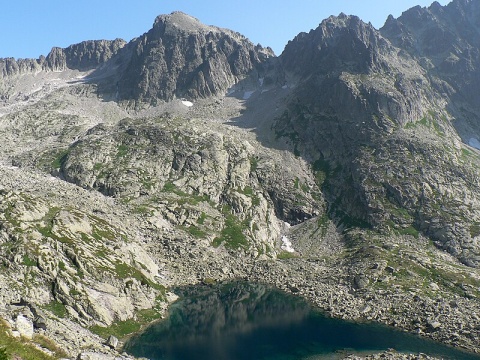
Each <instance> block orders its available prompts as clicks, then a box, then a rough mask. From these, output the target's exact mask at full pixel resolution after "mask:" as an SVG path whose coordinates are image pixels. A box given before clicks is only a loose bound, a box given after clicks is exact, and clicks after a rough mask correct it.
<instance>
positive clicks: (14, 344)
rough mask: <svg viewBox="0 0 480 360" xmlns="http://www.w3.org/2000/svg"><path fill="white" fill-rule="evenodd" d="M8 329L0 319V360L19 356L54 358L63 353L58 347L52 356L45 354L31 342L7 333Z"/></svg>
mask: <svg viewBox="0 0 480 360" xmlns="http://www.w3.org/2000/svg"><path fill="white" fill-rule="evenodd" d="M8 329H9V327H8V325H7V323H5V322H4V321H3V320H2V321H0V360H10V359H19V358H20V359H22V360H54V359H59V358H61V357H64V355H65V353H64V352H63V351H60V349H58V350H59V352H58V353H57V352H55V355H54V356H50V355H47V354H45V353H44V352H43V351H41V350H40V349H38V348H37V347H35V346H34V345H33V344H32V343H29V342H26V341H25V340H22V339H17V338H14V337H12V336H9V335H7V334H8V331H9V330H8ZM35 340H36V339H35ZM42 342H43V341H42ZM40 345H42V344H40Z"/></svg>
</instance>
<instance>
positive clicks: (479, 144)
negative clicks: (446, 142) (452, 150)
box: [468, 138, 480, 150]
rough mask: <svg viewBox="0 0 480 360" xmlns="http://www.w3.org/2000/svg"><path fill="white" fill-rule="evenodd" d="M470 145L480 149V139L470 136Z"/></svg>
mask: <svg viewBox="0 0 480 360" xmlns="http://www.w3.org/2000/svg"><path fill="white" fill-rule="evenodd" d="M468 145H470V146H471V147H474V148H475V149H479V150H480V141H478V139H477V138H470V139H469V140H468Z"/></svg>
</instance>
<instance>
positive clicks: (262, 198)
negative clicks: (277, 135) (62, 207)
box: [60, 117, 322, 255]
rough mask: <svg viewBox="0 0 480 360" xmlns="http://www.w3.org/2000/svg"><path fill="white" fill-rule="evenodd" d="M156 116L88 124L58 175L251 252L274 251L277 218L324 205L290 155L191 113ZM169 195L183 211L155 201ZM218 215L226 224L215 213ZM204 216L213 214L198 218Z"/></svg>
mask: <svg viewBox="0 0 480 360" xmlns="http://www.w3.org/2000/svg"><path fill="white" fill-rule="evenodd" d="M156 121H157V124H150V125H145V124H144V120H131V119H124V120H123V121H122V122H120V123H119V125H118V126H116V127H113V128H109V127H106V126H104V125H99V126H97V127H95V128H92V129H90V130H89V131H88V134H87V136H85V137H84V138H82V139H80V140H79V141H77V142H76V143H75V144H74V145H73V146H72V147H71V148H70V149H69V150H68V151H67V154H66V156H65V158H64V159H63V161H62V166H61V168H60V172H61V174H62V176H63V177H64V179H66V180H67V181H69V182H72V183H75V184H77V185H79V186H82V187H85V188H89V189H96V190H98V191H100V192H102V193H103V194H105V195H107V196H113V197H116V198H122V199H128V201H132V200H134V199H136V201H139V202H141V203H143V204H144V205H145V206H147V207H155V208H156V209H157V210H158V211H161V212H162V213H163V215H164V216H165V218H167V219H169V220H170V221H171V222H172V224H173V225H175V226H183V227H184V228H186V229H190V231H194V229H198V231H199V232H198V233H197V235H198V236H200V237H205V238H207V239H209V240H210V241H213V243H214V244H215V243H216V240H215V239H223V240H225V241H226V245H227V247H228V246H229V244H230V245H231V246H233V247H238V246H239V245H241V247H244V248H245V249H246V250H247V249H249V250H250V251H254V252H255V253H256V254H258V253H259V252H260V253H261V254H266V253H269V254H270V255H274V254H275V252H276V251H277V250H275V249H276V248H278V246H277V240H278V238H279V234H280V232H281V230H282V224H281V222H279V220H281V221H282V222H288V223H290V224H297V223H299V222H303V221H305V220H306V219H309V218H311V217H313V216H316V215H318V213H319V212H320V211H321V209H322V199H321V195H320V191H319V190H318V188H317V186H316V185H315V181H314V180H313V178H312V173H311V172H310V171H309V169H308V168H307V167H304V165H303V166H302V164H296V163H295V161H294V160H293V159H292V158H288V159H287V158H283V159H282V158H278V157H277V156H276V155H274V154H272V153H270V152H268V151H257V147H256V146H254V145H255V143H253V144H254V145H252V144H251V143H250V142H248V141H241V140H240V139H238V138H236V137H234V136H229V135H225V134H223V133H222V132H220V131H214V130H208V131H206V130H205V129H202V128H197V127H196V126H192V125H193V124H194V120H186V119H185V120H184V121H188V122H187V123H185V124H184V123H182V121H183V120H181V119H179V118H168V117H165V118H159V119H157V120H156ZM282 161H288V163H289V164H290V167H284V166H282ZM172 195H173V198H171V199H170V200H169V202H170V201H171V202H173V203H177V204H180V203H181V204H182V206H183V210H181V211H178V209H176V208H177V206H174V205H173V204H164V205H163V206H160V205H161V204H159V203H156V201H155V200H154V199H156V198H158V197H159V196H160V197H171V196H172ZM219 211H220V213H219ZM202 213H203V215H201V214H202ZM222 214H223V216H226V220H225V222H224V224H223V225H222V222H223V221H220V222H219V221H217V220H215V219H218V218H219V216H222ZM232 215H234V217H231V216H232ZM199 216H200V223H199V220H198V219H199ZM202 216H203V218H202ZM205 219H210V220H209V221H208V222H205V224H203V221H204V220H205ZM206 225H208V226H206ZM222 226H223V230H222ZM234 229H236V230H235V231H234ZM228 231H234V232H236V234H237V236H236V240H235V239H233V238H229V236H227V237H223V236H222V235H221V234H222V233H223V234H224V235H225V234H226V232H228ZM244 236H246V238H245V239H244ZM247 239H248V240H249V241H248V242H246V240H247ZM223 240H222V241H223ZM219 241H220V240H219ZM217 245H218V244H217Z"/></svg>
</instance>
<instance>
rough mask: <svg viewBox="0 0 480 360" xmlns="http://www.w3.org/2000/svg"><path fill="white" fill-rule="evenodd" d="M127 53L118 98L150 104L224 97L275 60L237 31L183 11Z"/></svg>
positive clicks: (158, 22)
mask: <svg viewBox="0 0 480 360" xmlns="http://www.w3.org/2000/svg"><path fill="white" fill-rule="evenodd" d="M128 51H129V52H128V54H124V55H123V56H125V58H124V59H122V61H124V65H125V66H126V68H125V71H124V72H123V73H122V75H121V76H120V79H119V81H118V91H119V97H120V98H121V99H123V100H131V99H134V100H136V101H139V102H146V103H156V102H157V101H158V100H171V99H173V98H175V97H177V98H180V97H187V98H190V99H197V98H204V97H208V96H213V95H220V94H223V93H224V92H225V91H226V90H227V89H228V88H229V87H230V86H232V85H233V84H235V83H236V82H237V81H239V80H241V79H242V78H243V77H245V76H246V75H247V74H248V73H250V71H252V70H254V69H255V68H257V67H259V66H260V65H261V64H262V63H263V62H265V60H266V59H267V58H268V57H271V56H273V52H272V51H271V49H269V48H267V49H264V48H262V47H261V46H259V45H258V46H254V45H253V44H252V43H251V42H250V41H249V40H248V39H246V38H245V37H244V36H242V35H240V34H238V33H235V32H232V31H230V30H225V29H220V28H217V27H213V26H206V25H203V24H202V23H200V22H199V21H198V20H197V19H195V18H193V17H191V16H188V15H186V14H183V13H180V12H175V13H172V14H171V15H162V16H159V17H157V19H156V20H155V23H154V26H153V28H152V29H151V30H150V31H149V32H147V33H146V34H144V35H143V36H141V37H140V38H138V39H136V40H134V41H132V43H130V44H129V46H128Z"/></svg>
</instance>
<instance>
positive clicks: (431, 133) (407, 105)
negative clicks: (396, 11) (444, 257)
mask: <svg viewBox="0 0 480 360" xmlns="http://www.w3.org/2000/svg"><path fill="white" fill-rule="evenodd" d="M452 6H453V5H452ZM433 8H436V7H435V5H433V7H432V9H433ZM438 11H440V10H438ZM442 11H443V10H442ZM409 12H410V13H415V14H417V12H420V13H423V12H427V13H429V10H426V9H421V10H418V9H412V10H410V11H409ZM441 13H442V14H443V12H441ZM418 16H420V15H418ZM403 17H407V18H410V17H409V15H408V14H407V13H405V14H404V15H403ZM401 21H402V20H401V19H399V20H398V22H397V25H398V24H399V23H400V22H401ZM432 21H433V20H432ZM393 23H394V20H392V19H390V20H389V21H387V25H386V27H387V26H393V25H391V24H393ZM419 23H420V22H419ZM421 23H422V29H424V28H425V27H428V26H429V25H428V21H423V22H421ZM389 24H390V25H389ZM398 26H400V25H398ZM432 26H433V25H432ZM459 27H460V26H459ZM391 31H392V32H393V30H391ZM434 32H435V31H434ZM385 33H387V32H385ZM422 34H423V33H422ZM399 36H400V37H402V35H399ZM412 38H415V39H418V37H416V36H412ZM420 38H421V37H420ZM425 43H428V44H430V42H429V41H427V40H425ZM395 45H397V46H398V45H399V44H398V43H396V42H393V43H392V42H390V41H389V40H388V39H387V38H385V37H384V36H382V33H381V32H379V31H377V30H376V29H374V28H373V27H372V26H371V25H367V24H365V23H363V22H362V21H361V20H360V19H358V18H356V17H347V16H344V15H341V16H339V17H338V18H337V17H332V18H329V19H327V20H325V21H324V22H322V24H321V25H320V26H319V27H318V28H317V29H316V30H313V31H311V32H310V33H309V34H301V35H299V36H298V37H297V38H296V39H294V40H293V41H291V42H290V43H289V44H288V45H287V47H286V48H285V51H284V53H283V54H282V56H281V57H280V61H281V62H282V64H283V67H284V69H285V71H287V72H289V73H291V74H293V75H294V76H296V79H297V80H296V81H297V82H298V84H297V87H296V89H295V90H294V91H293V92H292V94H291V95H290V99H289V105H288V106H287V109H286V111H285V112H284V113H283V115H282V116H280V117H278V118H277V120H276V122H275V123H274V125H273V128H274V130H275V131H276V133H277V134H278V135H279V136H282V137H287V138H289V139H290V142H291V143H292V146H293V147H294V148H295V150H296V151H297V152H298V153H299V154H302V155H303V156H305V157H307V158H309V159H311V161H312V162H313V163H314V166H315V164H317V170H318V171H321V172H323V173H324V175H322V181H323V183H322V187H323V190H324V192H325V195H326V196H327V198H328V199H329V203H330V212H331V214H332V215H333V217H336V218H337V220H338V221H339V222H346V223H348V224H349V225H348V226H352V225H354V224H357V225H358V224H363V225H362V226H365V227H367V228H370V227H371V228H374V229H382V231H388V229H390V230H392V231H400V232H404V231H422V232H423V233H424V234H426V235H428V236H431V237H432V238H433V239H434V241H436V243H437V244H438V245H439V246H441V247H443V248H445V249H447V250H449V251H450V252H451V253H452V254H454V255H456V256H458V257H459V258H460V259H461V260H462V261H463V262H464V263H467V264H469V265H473V266H476V265H478V261H479V257H478V256H479V250H480V249H479V248H478V246H477V245H476V244H477V236H478V235H477V233H476V232H475V231H473V232H472V231H471V229H473V228H475V227H476V225H475V224H476V223H477V221H478V220H477V215H478V204H479V202H478V201H479V198H478V195H476V194H477V192H476V186H477V185H476V184H477V178H478V177H477V175H475V174H476V172H475V170H474V169H475V167H476V165H475V164H476V160H475V159H474V158H470V157H468V156H463V155H462V154H467V153H470V152H471V150H468V149H467V147H466V146H464V145H461V143H460V139H459V136H458V133H457V132H456V130H455V129H454V126H453V125H452V123H453V122H452V121H451V120H450V119H452V117H453V115H452V114H456V112H455V111H452V110H451V108H450V107H451V105H449V104H451V103H452V102H454V100H453V98H451V97H449V96H448V94H446V93H442V92H437V91H436V90H437V89H438V88H439V86H442V84H444V86H447V87H448V85H445V84H446V81H447V80H448V79H444V78H443V77H442V76H439V75H438V74H437V75H436V76H435V77H433V75H432V69H429V68H426V67H425V66H424V64H423V63H422V61H420V60H421V59H420V57H421V55H420V53H419V52H420V51H423V50H418V51H417V52H415V51H414V50H412V49H410V52H409V51H406V50H408V49H402V48H399V47H396V46H395ZM465 46H467V45H465ZM469 46H470V45H468V46H467V47H469ZM417 48H418V49H423V48H422V46H421V42H420V43H416V47H414V49H417ZM424 51H425V52H428V49H425V50H424ZM299 54H305V56H298V55H299ZM422 54H423V53H422ZM458 71H459V72H462V69H458ZM440 75H441V74H440ZM382 158H384V159H385V160H381V159H382ZM380 164H383V165H382V170H380V169H378V168H376V167H377V166H378V165H380ZM418 164H421V165H420V167H421V170H419V168H418V166H417V165H418ZM434 169H442V171H440V172H437V171H435V170H434ZM454 173H457V174H460V173H462V174H463V175H462V177H460V178H459V177H456V176H454V175H453V174H454ZM467 174H471V175H467ZM452 177H455V178H456V179H458V181H459V183H458V186H457V184H453V183H452V182H451V181H450V186H449V192H452V193H455V194H456V195H454V196H453V197H454V198H458V197H462V198H463V195H462V194H465V192H467V193H468V194H469V195H468V197H469V198H470V199H471V203H469V204H465V205H464V206H460V207H455V211H454V212H453V213H449V214H447V213H445V212H444V211H443V210H441V209H442V206H441V205H440V204H446V203H447V202H448V201H447V200H446V198H445V196H446V194H445V192H444V190H442V189H443V185H442V184H446V183H448V182H449V180H448V179H450V178H452ZM379 178H381V179H382V180H380V181H378V180H379ZM467 178H468V180H467ZM426 189H427V190H426ZM426 191H427V192H428V193H426ZM426 202H427V203H428V204H427V203H426ZM434 204H437V205H434ZM448 207H449V209H450V210H449V211H451V210H453V209H452V208H451V206H448ZM402 212H404V215H401V213H402ZM410 228H411V230H408V229H410Z"/></svg>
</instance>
